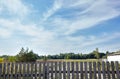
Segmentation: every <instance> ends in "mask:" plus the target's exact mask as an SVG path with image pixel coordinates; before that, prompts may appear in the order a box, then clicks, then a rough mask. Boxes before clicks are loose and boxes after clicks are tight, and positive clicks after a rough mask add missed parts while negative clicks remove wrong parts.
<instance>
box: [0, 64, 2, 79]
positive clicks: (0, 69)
mask: <svg viewBox="0 0 120 79" xmlns="http://www.w3.org/2000/svg"><path fill="white" fill-rule="evenodd" d="M1 76H2V63H0V79H1Z"/></svg>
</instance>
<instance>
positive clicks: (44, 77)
mask: <svg viewBox="0 0 120 79" xmlns="http://www.w3.org/2000/svg"><path fill="white" fill-rule="evenodd" d="M0 79H120V70H119V63H118V62H102V63H101V62H97V63H96V62H89V63H88V62H47V61H45V62H39V63H38V62H36V63H35V62H33V63H0Z"/></svg>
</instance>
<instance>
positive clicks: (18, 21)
mask: <svg viewBox="0 0 120 79" xmlns="http://www.w3.org/2000/svg"><path fill="white" fill-rule="evenodd" d="M119 4H120V0H0V55H3V54H7V55H16V54H17V53H18V52H19V50H20V49H21V47H25V48H26V47H28V48H29V49H33V51H34V52H35V53H38V54H39V55H48V54H59V53H62V52H74V53H89V52H92V51H93V50H94V49H95V48H99V50H100V51H101V52H105V51H107V50H109V51H117V50H120V40H119V39H120V5H119Z"/></svg>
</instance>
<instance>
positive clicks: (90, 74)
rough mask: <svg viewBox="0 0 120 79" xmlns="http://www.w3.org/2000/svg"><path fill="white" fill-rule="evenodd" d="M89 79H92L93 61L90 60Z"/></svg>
mask: <svg viewBox="0 0 120 79" xmlns="http://www.w3.org/2000/svg"><path fill="white" fill-rule="evenodd" d="M89 72H90V73H89V79H92V62H89Z"/></svg>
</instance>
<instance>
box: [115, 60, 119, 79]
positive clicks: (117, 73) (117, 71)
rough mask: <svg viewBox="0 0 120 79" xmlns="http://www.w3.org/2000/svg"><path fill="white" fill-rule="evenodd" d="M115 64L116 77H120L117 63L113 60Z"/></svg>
mask: <svg viewBox="0 0 120 79" xmlns="http://www.w3.org/2000/svg"><path fill="white" fill-rule="evenodd" d="M115 64H116V75H117V79H120V71H119V64H118V62H117V61H116V62H115Z"/></svg>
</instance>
